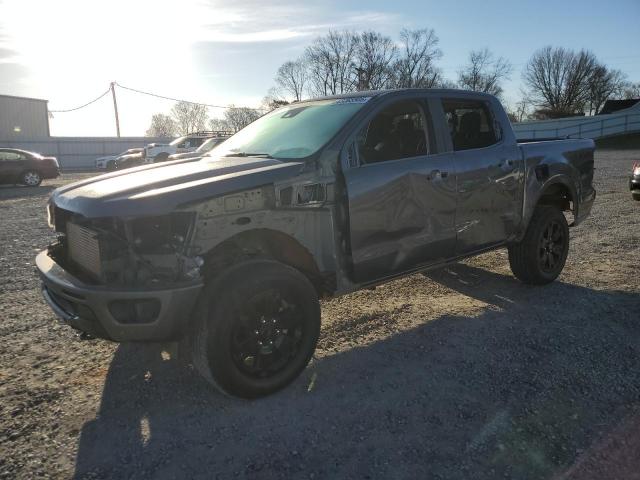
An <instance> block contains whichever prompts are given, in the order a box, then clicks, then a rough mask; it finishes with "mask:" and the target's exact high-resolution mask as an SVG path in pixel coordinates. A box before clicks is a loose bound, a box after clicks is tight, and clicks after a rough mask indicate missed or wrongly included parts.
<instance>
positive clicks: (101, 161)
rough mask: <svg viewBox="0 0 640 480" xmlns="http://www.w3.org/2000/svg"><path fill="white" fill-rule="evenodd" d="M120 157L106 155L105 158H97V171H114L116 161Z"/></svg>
mask: <svg viewBox="0 0 640 480" xmlns="http://www.w3.org/2000/svg"><path fill="white" fill-rule="evenodd" d="M117 157H118V155H106V156H104V157H99V158H96V170H113V169H114V165H115V163H114V160H115V159H116V158H117Z"/></svg>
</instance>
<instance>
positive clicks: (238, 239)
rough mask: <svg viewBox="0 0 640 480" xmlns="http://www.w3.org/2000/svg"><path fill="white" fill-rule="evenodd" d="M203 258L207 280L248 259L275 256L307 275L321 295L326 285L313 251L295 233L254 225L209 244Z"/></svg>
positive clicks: (274, 258)
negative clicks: (295, 236) (210, 246)
mask: <svg viewBox="0 0 640 480" xmlns="http://www.w3.org/2000/svg"><path fill="white" fill-rule="evenodd" d="M203 258H204V269H203V271H204V275H205V280H208V279H211V278H213V277H215V276H216V275H217V274H218V273H219V272H220V271H222V270H224V269H226V268H228V267H230V266H232V265H234V264H236V263H239V262H241V261H244V260H247V259H258V258H265V259H272V260H276V261H279V262H281V263H283V264H285V265H288V266H290V267H292V268H295V269H296V270H298V271H300V272H301V273H302V274H303V275H305V276H306V277H307V278H308V279H309V280H310V281H311V283H312V284H313V285H314V287H315V288H316V290H317V291H318V294H319V295H321V294H322V293H323V292H324V291H325V290H326V289H325V288H324V286H323V283H324V282H323V276H322V274H321V272H320V268H319V267H318V263H317V262H316V259H315V258H314V256H313V254H312V253H311V252H310V251H309V250H308V249H307V248H306V247H305V246H304V245H302V243H300V242H299V241H298V240H297V239H296V238H294V237H293V236H291V235H289V234H287V233H284V232H281V231H278V230H273V229H269V228H255V229H250V230H244V231H242V232H239V233H236V234H235V235H232V236H231V237H229V238H227V239H225V240H223V241H222V242H220V243H218V244H216V245H215V246H213V247H212V248H210V249H209V250H208V251H207V252H206V253H205V254H203Z"/></svg>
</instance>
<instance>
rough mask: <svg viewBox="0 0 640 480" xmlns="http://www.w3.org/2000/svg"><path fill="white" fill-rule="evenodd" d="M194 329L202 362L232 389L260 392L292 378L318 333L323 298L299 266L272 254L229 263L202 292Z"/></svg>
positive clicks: (198, 363)
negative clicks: (320, 297)
mask: <svg viewBox="0 0 640 480" xmlns="http://www.w3.org/2000/svg"><path fill="white" fill-rule="evenodd" d="M196 315H197V318H196V320H195V324H194V325H193V327H192V330H191V332H190V333H189V337H188V338H187V339H186V340H187V341H186V342H185V343H186V344H187V345H189V349H190V354H191V361H192V363H193V365H194V367H195V368H196V370H197V371H198V372H199V373H200V374H201V375H202V376H203V377H204V378H205V379H206V380H208V381H209V382H210V383H212V384H213V385H214V386H215V387H217V388H218V389H219V390H220V391H222V392H223V393H225V394H227V395H232V396H237V397H242V398H257V397H262V396H265V395H269V394H271V393H273V392H276V391H278V390H280V389H282V388H284V387H285V386H287V385H288V384H289V383H291V382H292V381H293V380H294V379H295V378H296V377H297V376H298V375H299V374H300V373H301V372H302V370H304V368H305V367H306V366H307V364H308V363H309V360H310V359H311V357H312V355H313V352H314V351H315V348H316V344H317V342H318V336H319V334H320V303H319V301H318V296H317V293H316V290H315V289H314V287H313V285H312V284H311V282H310V281H309V280H308V279H307V278H306V277H305V276H304V275H303V274H302V273H300V272H299V271H298V270H296V269H294V268H291V267H289V266H287V265H284V264H282V263H279V262H275V261H272V260H253V261H247V262H243V263H240V264H238V265H236V266H233V267H231V268H229V269H228V270H227V271H225V272H224V273H222V274H221V275H220V276H219V277H217V278H216V279H215V280H213V281H211V282H209V283H208V284H207V285H206V286H205V288H204V290H203V292H202V293H201V297H200V300H199V302H198V307H197V308H196Z"/></svg>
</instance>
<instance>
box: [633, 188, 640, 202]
mask: <svg viewBox="0 0 640 480" xmlns="http://www.w3.org/2000/svg"><path fill="white" fill-rule="evenodd" d="M631 197H633V199H634V200H635V201H636V202H640V191H638V192H631Z"/></svg>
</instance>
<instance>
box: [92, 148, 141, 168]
mask: <svg viewBox="0 0 640 480" xmlns="http://www.w3.org/2000/svg"><path fill="white" fill-rule="evenodd" d="M143 150H144V148H130V149H128V150H125V151H124V152H122V153H119V154H118V155H110V156H106V157H100V158H98V159H96V169H98V170H102V169H104V170H115V169H116V168H118V167H117V164H118V160H120V161H121V162H122V159H123V157H126V156H127V155H134V154H140V156H141V154H142V151H143Z"/></svg>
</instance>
